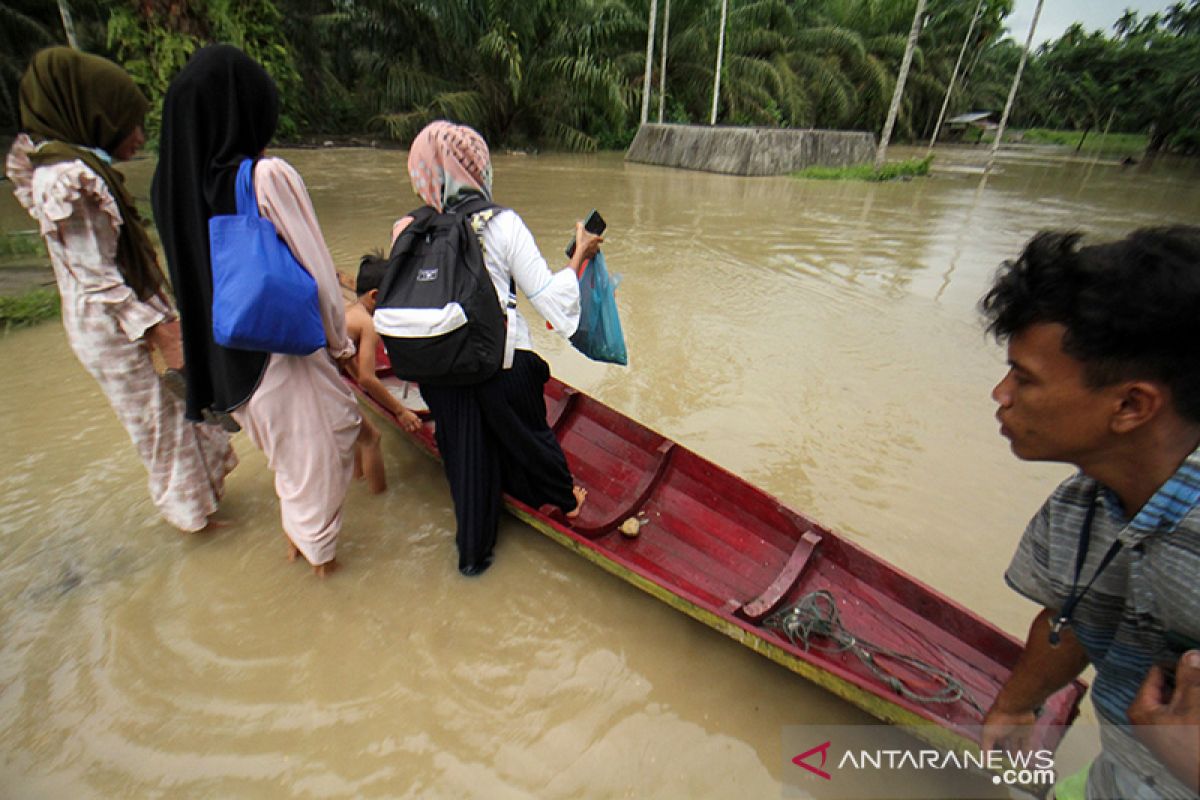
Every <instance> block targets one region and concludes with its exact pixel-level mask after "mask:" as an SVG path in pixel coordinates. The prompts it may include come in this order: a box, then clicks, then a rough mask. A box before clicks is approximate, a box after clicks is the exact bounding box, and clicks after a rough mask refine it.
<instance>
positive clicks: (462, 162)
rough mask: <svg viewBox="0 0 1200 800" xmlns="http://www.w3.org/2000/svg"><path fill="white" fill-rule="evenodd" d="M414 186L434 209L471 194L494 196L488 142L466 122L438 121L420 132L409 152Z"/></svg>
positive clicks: (410, 174)
mask: <svg viewBox="0 0 1200 800" xmlns="http://www.w3.org/2000/svg"><path fill="white" fill-rule="evenodd" d="M408 174H409V177H411V178H412V182H413V189H415V190H416V192H417V194H418V195H420V197H421V199H422V200H424V201H425V204H426V205H429V206H431V207H433V209H434V210H435V211H438V212H442V211H445V210H446V209H447V208H451V207H453V206H454V205H455V204H456V203H458V202H460V201H461V200H463V199H465V198H466V197H468V196H469V195H472V194H476V195H480V196H482V197H483V198H484V199H485V200H491V199H492V158H491V154H490V153H489V152H488V146H487V142H485V141H484V140H483V137H482V136H480V135H479V134H478V133H476V132H475V131H474V130H472V129H471V128H468V127H467V126H466V125H455V124H454V123H453V122H446V121H445V120H438V121H437V122H432V123H430V124H429V125H427V126H425V128H424V129H423V130H422V131H421V132H420V133H418V134H417V138H416V139H414V140H413V143H412V148H411V149H410V150H409V151H408Z"/></svg>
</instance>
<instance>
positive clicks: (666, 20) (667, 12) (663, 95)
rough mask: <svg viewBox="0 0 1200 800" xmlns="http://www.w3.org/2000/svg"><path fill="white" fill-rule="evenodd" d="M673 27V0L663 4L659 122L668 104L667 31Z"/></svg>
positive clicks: (660, 122)
mask: <svg viewBox="0 0 1200 800" xmlns="http://www.w3.org/2000/svg"><path fill="white" fill-rule="evenodd" d="M670 29H671V0H667V2H666V5H664V6H663V32H662V60H661V61H660V62H659V66H658V123H659V124H660V125H661V124H662V121H663V109H664V108H665V107H666V104H667V32H668V31H669V30H670Z"/></svg>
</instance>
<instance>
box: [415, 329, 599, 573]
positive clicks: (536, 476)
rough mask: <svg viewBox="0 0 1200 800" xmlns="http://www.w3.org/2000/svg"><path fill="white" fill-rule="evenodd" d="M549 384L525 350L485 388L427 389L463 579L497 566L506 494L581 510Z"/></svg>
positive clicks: (545, 369) (543, 368)
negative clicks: (555, 424) (551, 421)
mask: <svg viewBox="0 0 1200 800" xmlns="http://www.w3.org/2000/svg"><path fill="white" fill-rule="evenodd" d="M549 379H550V367H549V366H547V364H546V362H545V361H543V360H542V358H541V357H540V356H538V355H537V354H536V353H534V352H532V351H529V350H518V351H516V354H515V355H514V357H513V365H512V368H511V369H505V370H500V371H499V372H498V373H496V375H494V376H492V377H491V378H489V379H488V380H486V381H484V382H482V383H479V384H475V385H473V386H453V387H451V386H422V387H421V396H422V397H424V398H425V403H426V404H427V405H428V406H429V410H430V412H431V413H432V415H433V420H434V423H435V427H434V435H435V438H436V440H437V446H438V450H439V451H440V452H441V456H442V465H443V467H444V468H445V471H446V480H447V481H449V483H450V495H451V497H452V498H453V499H454V516H455V520H456V522H457V525H458V532H457V535H456V537H455V540H456V542H457V543H458V569H459V571H460V572H462V573H463V574H464V575H478V574H479V573H481V572H483V571H484V570H485V569H487V568H488V566H489V565H490V564H491V562H492V549H493V548H494V547H495V545H496V531H497V527H498V526H499V524H500V509H501V494H502V493H504V492H507V493H508V494H510V495H512V496H513V497H515V498H516V499H518V500H520V501H521V502H523V503H525V504H526V505H529V506H531V507H533V508H539V507H541V506H543V505H552V506H557V507H559V508H561V509H562V510H563V511H564V512H568V511H571V510H573V509H574V508H575V495H574V493H573V492H572V488H573V482H572V480H571V472H570V470H569V469H568V468H567V458H566V456H565V455H563V451H562V447H560V446H559V444H558V439H556V438H555V436H554V431H552V430H550V427H549V426H548V425H547V424H546V400H545V395H544V387H545V385H546V381H548V380H549Z"/></svg>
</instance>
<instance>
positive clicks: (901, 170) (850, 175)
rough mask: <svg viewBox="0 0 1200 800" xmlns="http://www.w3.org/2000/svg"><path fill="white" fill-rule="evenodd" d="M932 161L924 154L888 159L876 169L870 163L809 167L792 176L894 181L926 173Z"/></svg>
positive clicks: (823, 179)
mask: <svg viewBox="0 0 1200 800" xmlns="http://www.w3.org/2000/svg"><path fill="white" fill-rule="evenodd" d="M932 163H933V156H926V157H925V158H910V159H908V160H907V161H889V162H888V163H886V164H884V165H883V167H882V168H880V169H878V170H876V169H875V167H874V166H873V165H871V164H859V165H858V166H854V167H809V168H807V169H802V170H800V171H799V172H793V173H792V177H793V178H807V179H810V180H817V181H894V180H901V179H904V178H917V177H921V176H924V175H928V174H929V165H930V164H932Z"/></svg>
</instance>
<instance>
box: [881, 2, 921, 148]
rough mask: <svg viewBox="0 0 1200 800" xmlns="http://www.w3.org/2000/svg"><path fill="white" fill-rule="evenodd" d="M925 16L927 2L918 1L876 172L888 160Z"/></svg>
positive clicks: (884, 130) (883, 135) (884, 126)
mask: <svg viewBox="0 0 1200 800" xmlns="http://www.w3.org/2000/svg"><path fill="white" fill-rule="evenodd" d="M924 15H925V0H917V11H916V13H915V14H913V21H912V27H911V28H910V29H909V31H908V45H907V46H906V47H905V48H904V59H903V60H902V61H901V62H900V74H899V75H898V76H896V91H894V92H892V105H891V107H890V108H889V109H888V115H887V121H886V122H884V123H883V133H881V134H879V149H877V150H876V151H875V171H876V172H878V171H879V170H880V169H882V168H883V162H884V159H886V158H887V148H888V142H889V141H891V138H892V128H894V127H895V125H896V116H897V115H898V114H899V113H900V100H901V98H903V97H904V84H905V82H907V81H908V68H909V67H910V66H912V56H913V50H915V49H916V48H917V37H918V36H920V35H921V18H922V17H923V16H924Z"/></svg>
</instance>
